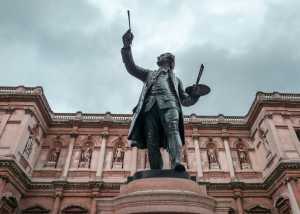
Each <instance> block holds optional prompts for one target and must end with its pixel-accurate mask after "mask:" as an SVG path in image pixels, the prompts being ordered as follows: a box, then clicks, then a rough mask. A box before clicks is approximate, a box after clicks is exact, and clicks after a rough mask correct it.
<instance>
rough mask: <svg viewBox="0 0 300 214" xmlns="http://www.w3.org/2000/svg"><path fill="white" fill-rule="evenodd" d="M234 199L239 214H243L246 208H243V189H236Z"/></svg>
mask: <svg viewBox="0 0 300 214" xmlns="http://www.w3.org/2000/svg"><path fill="white" fill-rule="evenodd" d="M234 199H235V203H236V208H237V213H238V214H243V213H244V209H243V201H242V192H241V190H234Z"/></svg>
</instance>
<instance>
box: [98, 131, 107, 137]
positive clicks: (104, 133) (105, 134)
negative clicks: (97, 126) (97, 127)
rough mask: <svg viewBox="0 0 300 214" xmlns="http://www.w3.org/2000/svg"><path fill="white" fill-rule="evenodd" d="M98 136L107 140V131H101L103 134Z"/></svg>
mask: <svg viewBox="0 0 300 214" xmlns="http://www.w3.org/2000/svg"><path fill="white" fill-rule="evenodd" d="M100 136H101V137H102V138H107V137H108V136H109V133H108V131H103V132H101V134H100Z"/></svg>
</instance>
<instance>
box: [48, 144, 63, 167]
mask: <svg viewBox="0 0 300 214" xmlns="http://www.w3.org/2000/svg"><path fill="white" fill-rule="evenodd" d="M59 155H60V148H59V147H56V148H55V149H52V150H51V151H50V154H49V156H48V162H47V164H46V166H47V167H54V168H56V167H57V162H58V159H59Z"/></svg>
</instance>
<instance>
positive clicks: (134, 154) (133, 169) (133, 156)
mask: <svg viewBox="0 0 300 214" xmlns="http://www.w3.org/2000/svg"><path fill="white" fill-rule="evenodd" d="M137 153H138V150H137V147H133V148H132V150H131V170H130V174H131V175H134V173H135V172H136V168H137Z"/></svg>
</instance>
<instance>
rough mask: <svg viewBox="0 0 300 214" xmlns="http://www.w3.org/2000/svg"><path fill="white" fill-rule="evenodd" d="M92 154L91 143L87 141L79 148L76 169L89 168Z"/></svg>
mask: <svg viewBox="0 0 300 214" xmlns="http://www.w3.org/2000/svg"><path fill="white" fill-rule="evenodd" d="M92 154H93V143H92V142H90V141H88V142H86V143H85V144H84V145H83V147H82V148H81V152H80V158H79V164H78V168H90V167H91V159H92Z"/></svg>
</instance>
